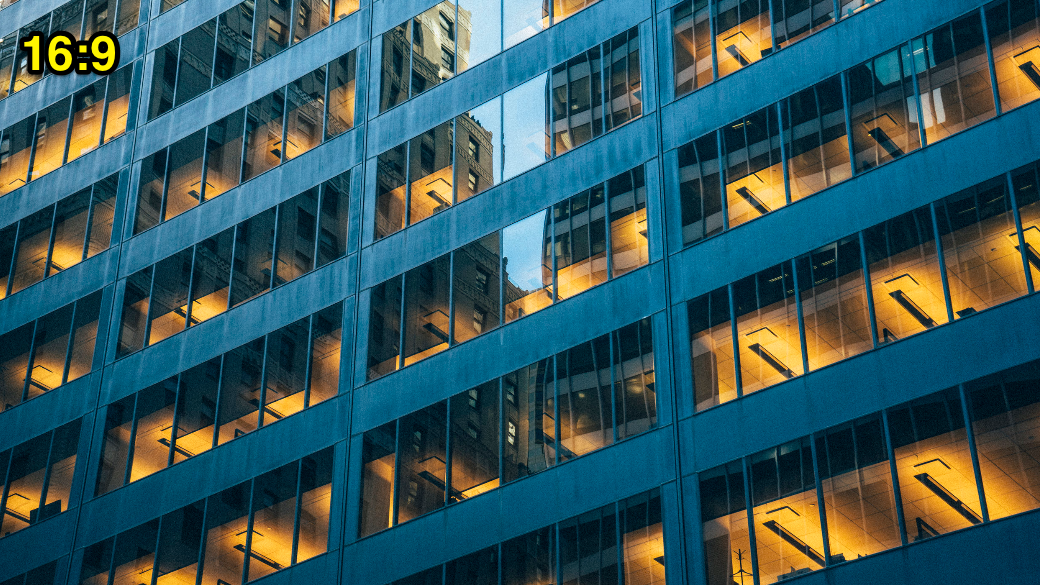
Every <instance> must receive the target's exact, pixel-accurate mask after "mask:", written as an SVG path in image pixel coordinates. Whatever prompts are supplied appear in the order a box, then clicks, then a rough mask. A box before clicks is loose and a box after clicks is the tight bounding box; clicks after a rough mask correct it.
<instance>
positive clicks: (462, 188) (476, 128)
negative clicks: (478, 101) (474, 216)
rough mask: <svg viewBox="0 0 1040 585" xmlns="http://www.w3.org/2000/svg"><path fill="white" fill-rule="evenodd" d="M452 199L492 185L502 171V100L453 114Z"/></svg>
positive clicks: (499, 177) (496, 182) (499, 179)
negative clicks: (453, 162) (453, 176)
mask: <svg viewBox="0 0 1040 585" xmlns="http://www.w3.org/2000/svg"><path fill="white" fill-rule="evenodd" d="M455 135H456V137H457V139H456V141H455V201H456V202H461V201H465V200H466V199H469V198H470V197H472V196H474V195H476V194H478V193H480V192H482V191H485V190H487V189H490V188H491V187H494V186H495V185H497V184H498V183H499V182H500V181H501V178H502V177H501V175H502V148H501V142H502V100H501V99H500V98H495V99H493V100H491V101H489V102H487V103H485V104H483V105H481V106H477V107H476V108H474V109H472V110H470V111H469V112H467V113H465V114H463V115H461V116H459V117H457V118H455Z"/></svg>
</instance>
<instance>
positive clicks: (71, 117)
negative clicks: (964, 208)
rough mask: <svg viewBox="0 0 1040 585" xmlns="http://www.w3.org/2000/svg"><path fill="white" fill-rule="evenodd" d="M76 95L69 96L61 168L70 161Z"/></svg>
mask: <svg viewBox="0 0 1040 585" xmlns="http://www.w3.org/2000/svg"><path fill="white" fill-rule="evenodd" d="M87 87H88V88H89V87H90V86H89V85H88V86H87ZM76 93H78V92H73V93H72V95H71V96H69V98H70V99H69V113H68V115H67V116H66V118H65V145H64V146H62V148H61V164H59V165H58V166H59V167H60V166H62V165H64V164H65V163H66V162H68V160H69V143H70V142H71V141H72V140H71V139H72V125H73V124H74V123H75V117H76Z"/></svg>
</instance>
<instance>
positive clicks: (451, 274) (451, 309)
mask: <svg viewBox="0 0 1040 585" xmlns="http://www.w3.org/2000/svg"><path fill="white" fill-rule="evenodd" d="M456 252H457V251H455V252H452V253H451V254H450V255H449V256H448V346H449V347H451V346H453V345H456V341H455V254H456Z"/></svg>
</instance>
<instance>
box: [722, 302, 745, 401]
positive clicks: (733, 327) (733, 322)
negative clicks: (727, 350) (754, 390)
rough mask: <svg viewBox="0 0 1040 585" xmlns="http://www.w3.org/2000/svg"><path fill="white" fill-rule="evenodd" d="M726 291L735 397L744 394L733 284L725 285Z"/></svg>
mask: <svg viewBox="0 0 1040 585" xmlns="http://www.w3.org/2000/svg"><path fill="white" fill-rule="evenodd" d="M726 292H727V294H728V295H729V327H730V336H731V337H732V338H733V341H732V344H733V373H734V378H733V381H734V384H735V386H736V390H737V398H740V397H742V396H744V385H743V380H742V379H741V378H742V376H741V375H740V344H739V343H738V342H737V307H736V306H735V303H734V302H733V285H732V284H727V285H726Z"/></svg>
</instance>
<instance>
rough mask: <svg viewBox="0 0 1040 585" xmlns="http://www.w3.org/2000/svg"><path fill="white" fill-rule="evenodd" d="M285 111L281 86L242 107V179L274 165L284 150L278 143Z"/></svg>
mask: <svg viewBox="0 0 1040 585" xmlns="http://www.w3.org/2000/svg"><path fill="white" fill-rule="evenodd" d="M284 114H285V89H279V90H277V91H275V92H273V93H271V94H269V95H267V96H266V97H263V98H261V99H259V100H257V101H255V102H253V103H252V104H250V105H249V107H248V108H247V109H246V138H245V141H246V143H245V148H244V152H245V159H244V161H243V163H242V180H243V181H248V180H249V179H252V178H253V177H255V176H257V175H260V174H263V173H264V172H266V171H268V170H270V169H272V168H274V167H276V166H278V165H279V164H280V163H281V161H282V160H284V159H283V153H284V151H285V149H284V147H283V145H282V129H283V124H282V117H283V115H284Z"/></svg>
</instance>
